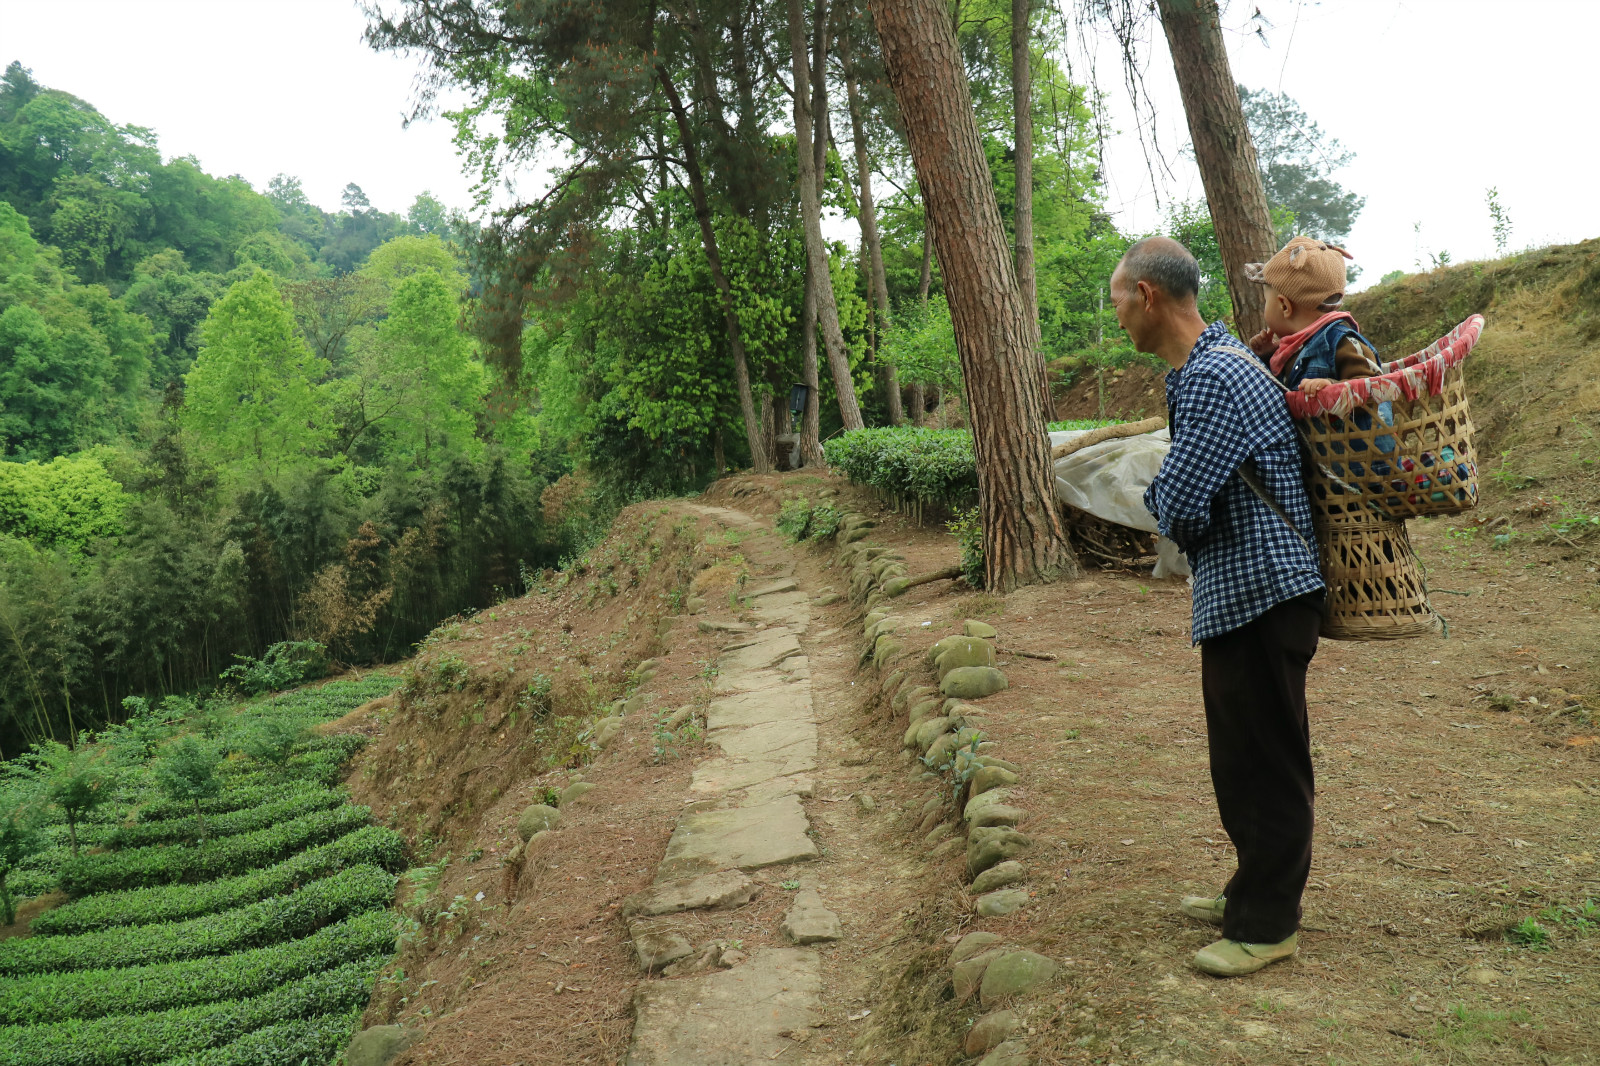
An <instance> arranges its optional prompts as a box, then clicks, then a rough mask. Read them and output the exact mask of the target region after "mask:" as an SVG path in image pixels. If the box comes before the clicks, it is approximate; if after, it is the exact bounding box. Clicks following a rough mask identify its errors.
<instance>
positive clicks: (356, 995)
mask: <svg viewBox="0 0 1600 1066" xmlns="http://www.w3.org/2000/svg"><path fill="white" fill-rule="evenodd" d="M380 965H381V960H380V959H377V958H368V959H363V960H360V961H357V962H351V963H346V964H344V965H343V966H339V967H335V968H334V969H331V970H326V971H324V972H322V973H315V974H312V975H310V976H309V977H302V978H300V979H299V980H298V981H292V982H290V983H288V984H286V985H282V986H280V987H278V988H276V989H274V990H272V991H270V992H266V993H264V994H262V995H259V996H252V997H250V998H248V999H238V1000H228V1001H225V1002H221V1003H216V1004H206V1005H201V1006H193V1007H180V1008H176V1009H173V1010H164V1011H153V1012H150V1013H147V1014H136V1015H132V1016H112V1017H107V1018H99V1019H94V1020H89V1021H81V1022H80V1021H67V1022H59V1023H56V1024H53V1025H36V1026H29V1027H26V1028H19V1029H17V1030H15V1031H14V1036H13V1037H12V1039H11V1040H9V1041H8V1044H7V1046H6V1047H5V1048H4V1049H0V1063H3V1064H5V1066H129V1064H136V1063H159V1062H161V1061H162V1060H164V1059H169V1058H172V1057H174V1056H177V1055H183V1054H188V1053H192V1052H196V1051H200V1050H204V1049H206V1048H211V1047H216V1046H218V1045H220V1044H225V1043H228V1042H229V1041H232V1040H236V1039H238V1038H239V1037H240V1036H243V1035H244V1034H246V1033H249V1032H251V1031H252V1030H255V1029H260V1028H262V1027H263V1026H266V1025H270V1024H272V1023H275V1022H280V1021H282V1020H283V1019H287V1018H305V1017H315V1016H318V1015H324V1014H332V1013H338V1012H344V1011H350V1010H354V1009H355V1008H357V1007H359V1006H362V1005H363V1004H365V1003H366V1001H367V997H368V996H369V995H371V993H372V986H373V983H374V981H375V980H376V978H377V973H378V968H379V966H380Z"/></svg>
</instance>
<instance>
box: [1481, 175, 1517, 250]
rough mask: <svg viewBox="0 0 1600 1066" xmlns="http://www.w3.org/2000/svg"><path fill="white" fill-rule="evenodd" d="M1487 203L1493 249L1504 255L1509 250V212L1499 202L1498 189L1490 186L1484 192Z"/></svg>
mask: <svg viewBox="0 0 1600 1066" xmlns="http://www.w3.org/2000/svg"><path fill="white" fill-rule="evenodd" d="M1484 199H1485V201H1486V202H1487V203H1488V205H1489V221H1490V222H1492V223H1494V250H1495V254H1496V255H1500V256H1504V255H1506V254H1507V253H1508V252H1509V251H1510V250H1511V214H1510V212H1508V211H1507V210H1506V209H1505V205H1504V204H1502V203H1501V202H1500V190H1499V189H1498V188H1495V187H1494V186H1492V185H1491V186H1490V187H1489V188H1488V190H1487V191H1486V192H1485V193H1484Z"/></svg>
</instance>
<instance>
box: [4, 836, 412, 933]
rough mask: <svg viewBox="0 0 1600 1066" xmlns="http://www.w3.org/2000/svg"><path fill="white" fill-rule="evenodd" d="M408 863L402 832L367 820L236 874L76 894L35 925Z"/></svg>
mask: <svg viewBox="0 0 1600 1066" xmlns="http://www.w3.org/2000/svg"><path fill="white" fill-rule="evenodd" d="M403 865H405V846H404V842H403V841H402V840H401V839H400V836H399V834H397V833H396V832H395V831H394V830H392V829H386V828H383V827H382V826H375V825H368V826H362V827H361V828H359V829H357V830H355V831H354V832H351V833H347V834H345V835H344V836H342V837H340V838H338V839H337V840H333V841H329V842H328V843H326V844H322V845H319V846H317V847H314V848H308V849H307V850H305V851H302V852H300V853H299V854H298V855H295V856H293V857H292V858H289V859H286V860H284V861H283V862H280V863H278V864H277V865H275V866H268V867H266V868H264V869H260V870H253V871H251V872H250V873H245V874H240V875H238V876H236V877H229V878H224V879H221V880H217V881H207V882H204V883H201V884H176V885H158V886H155V887H151V888H136V889H132V890H129V891H125V892H104V893H100V894H98V895H93V896H86V897H84V898H83V899H78V900H73V901H72V902H70V903H66V904H63V905H62V906H60V907H55V908H52V909H51V910H48V911H45V912H44V913H42V914H40V915H39V916H38V917H36V918H35V919H34V920H33V925H32V929H33V931H34V933H35V934H38V935H45V936H60V935H63V934H70V933H89V932H94V931H95V930H99V929H108V928H111V927H112V926H124V925H149V924H151V923H157V922H181V921H185V920H187V919H190V918H198V917H201V916H203V915H207V914H216V913H219V912H221V911H227V910H231V909H233V908H236V907H243V906H245V905H247V904H251V903H255V902H257V901H259V900H264V899H270V898H272V897H274V896H280V895H282V894H284V893H287V892H290V891H292V890H294V889H295V888H297V887H298V886H300V885H305V884H310V883H312V882H314V881H316V880H318V879H320V878H324V877H327V876H329V875H330V874H333V873H336V872H337V871H339V870H341V869H344V868H346V867H357V866H376V867H382V868H384V869H387V870H397V869H399V868H401V867H402V866H403Z"/></svg>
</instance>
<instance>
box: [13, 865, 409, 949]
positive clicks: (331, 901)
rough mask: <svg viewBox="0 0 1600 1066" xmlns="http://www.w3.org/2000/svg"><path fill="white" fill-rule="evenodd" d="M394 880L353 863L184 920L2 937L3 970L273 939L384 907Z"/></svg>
mask: <svg viewBox="0 0 1600 1066" xmlns="http://www.w3.org/2000/svg"><path fill="white" fill-rule="evenodd" d="M394 886H395V877H394V875H393V874H391V873H388V872H387V871H385V870H380V869H378V868H377V867H375V866H355V867H352V868H350V869H348V870H342V871H340V872H338V873H335V874H331V875H329V876H327V877H324V878H322V879H320V880H317V881H312V882H311V883H310V884H307V885H305V886H303V887H301V888H299V889H297V890H296V891H294V892H291V893H290V894H288V895H285V896H273V897H270V898H268V899H264V900H261V901H260V902H258V903H251V904H249V905H247V906H243V907H238V908H235V909H234V910H229V911H224V912H222V913H220V914H209V915H205V916H203V917H200V918H191V919H190V920H188V921H183V922H161V923H156V924H152V925H139V926H132V927H128V928H121V927H116V928H110V929H103V930H99V931H97V932H91V933H80V934H77V935H75V936H48V937H28V938H26V939H11V940H5V941H0V974H7V975H11V976H17V975H21V974H39V973H50V972H54V971H65V970H100V969H108V968H116V967H119V966H147V965H151V964H153V963H158V962H175V961H178V960H181V959H198V958H204V957H206V956H210V955H226V954H229V953H232V952H237V951H244V950H246V949H249V948H255V947H261V946H263V945H266V944H276V943H278V942H279V941H282V940H289V939H292V938H294V937H301V936H307V935H309V934H311V933H313V932H315V931H316V930H318V929H320V928H322V927H323V926H324V925H327V924H329V923H330V922H334V921H338V920H339V919H341V918H345V917H348V916H349V915H353V914H361V913H364V912H366V911H370V910H381V909H383V908H385V907H387V906H388V905H389V901H390V900H391V899H392V898H393V897H394Z"/></svg>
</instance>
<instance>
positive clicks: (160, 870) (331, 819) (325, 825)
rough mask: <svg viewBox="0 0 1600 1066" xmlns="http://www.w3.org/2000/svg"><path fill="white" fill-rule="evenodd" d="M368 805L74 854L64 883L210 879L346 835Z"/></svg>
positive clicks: (81, 888)
mask: <svg viewBox="0 0 1600 1066" xmlns="http://www.w3.org/2000/svg"><path fill="white" fill-rule="evenodd" d="M371 813H372V812H371V811H370V810H369V809H368V808H366V807H336V808H334V809H333V810H330V811H317V812H316V813H314V814H307V815H304V816H303V817H300V818H296V819H294V820H293V821H288V822H283V823H281V824H279V825H275V826H272V827H271V828H268V829H260V830H257V831H256V832H254V833H241V834H239V835H238V836H232V837H224V838H222V839H221V840H212V841H208V842H207V843H205V844H200V845H197V846H193V847H182V846H178V845H171V846H166V847H151V848H130V849H129V850H127V851H116V852H110V853H105V854H99V855H84V856H80V857H79V858H76V859H73V860H72V861H71V862H69V863H67V864H66V866H64V867H63V868H62V870H61V887H62V888H63V889H65V890H66V892H67V894H68V895H71V896H87V895H90V894H91V893H94V892H109V891H112V890H114V889H121V888H141V887H143V886H145V885H164V884H170V883H172V882H176V881H208V880H211V879H212V878H216V877H223V876H225V875H227V874H236V873H243V872H244V871H246V870H250V869H253V868H254V867H257V866H263V865H265V864H267V863H269V862H277V861H279V860H281V859H284V858H287V857H288V856H290V855H292V854H294V853H295V852H297V851H300V850H302V849H303V848H306V847H309V846H310V845H312V844H319V843H321V842H322V841H325V840H330V839H332V838H334V837H337V836H342V835H343V834H345V833H348V832H349V831H350V830H352V829H355V828H357V827H359V826H362V825H365V824H367V820H368V818H369V817H370V815H371Z"/></svg>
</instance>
